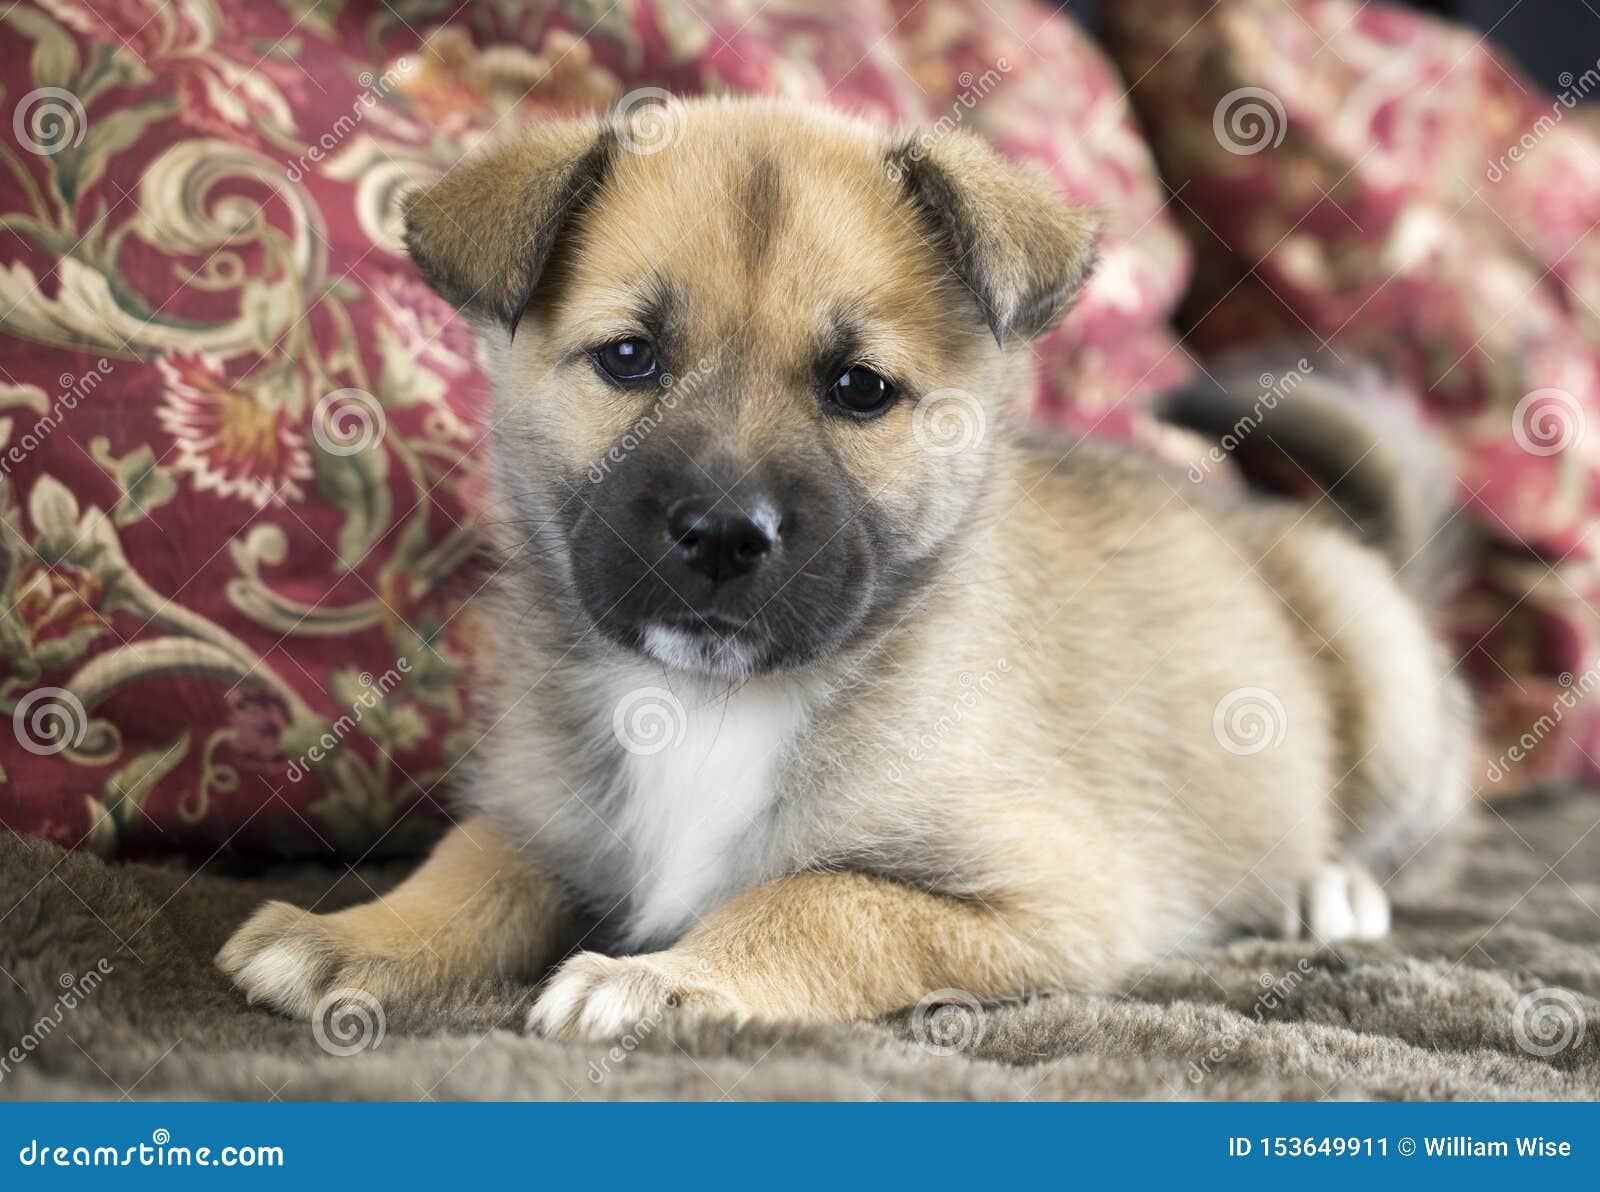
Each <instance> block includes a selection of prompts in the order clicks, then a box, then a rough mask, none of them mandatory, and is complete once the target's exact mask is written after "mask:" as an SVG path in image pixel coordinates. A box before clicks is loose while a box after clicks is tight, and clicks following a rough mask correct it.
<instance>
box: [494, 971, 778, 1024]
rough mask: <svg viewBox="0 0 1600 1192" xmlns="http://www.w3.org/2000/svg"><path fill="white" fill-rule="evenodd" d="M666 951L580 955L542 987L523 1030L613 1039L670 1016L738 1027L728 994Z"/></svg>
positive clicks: (743, 1015)
mask: <svg viewBox="0 0 1600 1192" xmlns="http://www.w3.org/2000/svg"><path fill="white" fill-rule="evenodd" d="M684 967H685V966H684V965H683V964H682V963H681V962H680V958H679V957H676V956H674V955H673V954H672V953H670V952H659V953H655V954H653V955H648V956H620V957H617V956H601V955H600V954H599V953H597V952H580V953H578V954H577V955H576V956H574V957H572V958H571V959H570V960H568V961H567V962H566V963H565V964H563V965H562V966H561V967H560V968H559V969H557V970H556V973H555V975H554V976H552V977H551V978H550V980H549V981H548V982H547V983H546V984H545V987H544V990H543V992H541V993H540V994H539V999H538V1000H537V1001H536V1002H534V1004H533V1009H531V1010H530V1011H529V1012H528V1021H527V1026H526V1029H527V1030H529V1031H531V1032H533V1033H535V1034H540V1035H544V1036H545V1037H547V1038H551V1039H590V1040H606V1039H618V1038H621V1037H622V1036H624V1035H629V1034H639V1033H641V1032H643V1031H647V1030H650V1029H652V1028H653V1027H654V1026H655V1025H657V1024H659V1023H660V1022H661V1020H662V1019H663V1018H665V1017H666V1016H667V1015H668V1014H670V1013H673V1012H675V1011H679V1010H682V1011H687V1012H690V1013H695V1014H703V1015H707V1016H710V1017H719V1018H731V1019H733V1020H735V1021H738V1022H742V1021H744V1020H745V1019H747V1018H749V1017H750V1015H749V1012H748V1011H747V1010H746V1009H745V1008H744V1006H743V1005H741V1004H740V1003H739V1001H738V999H736V998H735V997H733V996H732V995H731V994H730V993H728V992H726V991H724V990H720V989H717V988H715V987H714V986H713V985H711V984H710V983H708V982H705V981H702V980H698V979H696V978H695V977H694V976H693V974H692V972H691V973H689V974H686V973H685V972H684Z"/></svg>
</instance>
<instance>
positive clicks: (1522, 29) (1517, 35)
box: [1063, 0, 1600, 99]
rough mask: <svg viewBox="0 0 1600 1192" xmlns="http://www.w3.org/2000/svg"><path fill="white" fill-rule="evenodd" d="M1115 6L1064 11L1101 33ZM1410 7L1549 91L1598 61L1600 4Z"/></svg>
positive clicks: (1080, 2) (1081, 5)
mask: <svg viewBox="0 0 1600 1192" xmlns="http://www.w3.org/2000/svg"><path fill="white" fill-rule="evenodd" d="M1115 2H1116V0H1066V3H1065V4H1064V5H1063V7H1064V8H1066V10H1067V11H1068V12H1071V13H1074V14H1075V15H1076V16H1077V17H1078V19H1079V20H1080V21H1082V22H1083V24H1084V25H1085V26H1087V27H1088V28H1090V29H1098V28H1099V26H1098V24H1097V19H1096V18H1097V15H1098V12H1099V10H1100V9H1102V8H1103V7H1104V6H1105V5H1106V4H1108V3H1115ZM1409 7H1411V8H1415V9H1417V10H1419V11H1421V12H1428V13H1433V14H1434V15H1436V16H1441V17H1447V18H1449V19H1451V20H1455V21H1461V22H1463V23H1465V24H1468V25H1471V26H1473V27H1475V28H1477V29H1479V30H1482V31H1483V32H1484V33H1486V34H1488V36H1489V39H1490V40H1491V41H1493V42H1495V43H1496V44H1497V45H1499V46H1500V47H1501V48H1502V49H1504V50H1506V51H1507V52H1509V53H1510V54H1511V55H1512V57H1514V58H1516V59H1517V61H1518V62H1520V63H1521V64H1522V68H1523V70H1525V71H1527V73H1528V74H1529V75H1530V76H1531V77H1532V79H1533V80H1534V82H1536V83H1538V84H1539V85H1540V86H1541V87H1543V88H1544V89H1545V90H1547V91H1552V92H1554V91H1560V90H1561V89H1562V88H1561V84H1560V83H1558V82H1557V81H1556V80H1557V77H1558V76H1559V75H1560V74H1561V73H1562V72H1563V71H1571V72H1572V74H1574V75H1581V74H1582V73H1583V72H1584V71H1586V70H1588V69H1589V68H1590V67H1592V66H1594V65H1595V63H1596V60H1597V59H1600V0H1587V2H1586V0H1521V3H1518V2H1517V0H1412V2H1411V3H1410V4H1409ZM1508 10H1509V11H1508ZM1592 98H1594V97H1591V99H1592Z"/></svg>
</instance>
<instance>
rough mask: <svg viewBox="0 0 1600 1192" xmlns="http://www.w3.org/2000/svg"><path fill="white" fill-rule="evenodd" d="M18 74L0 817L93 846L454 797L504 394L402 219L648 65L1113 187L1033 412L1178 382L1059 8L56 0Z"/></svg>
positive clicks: (2, 407)
mask: <svg viewBox="0 0 1600 1192" xmlns="http://www.w3.org/2000/svg"><path fill="white" fill-rule="evenodd" d="M0 86H3V88H4V101H5V106H6V107H7V108H8V109H9V113H10V115H11V121H10V128H11V133H12V135H11V138H10V139H9V140H7V141H5V142H3V143H0V154H3V155H4V158H5V161H4V166H5V168H4V169H3V170H0V331H3V336H0V713H3V715H4V716H5V718H6V720H7V721H8V722H9V723H8V724H7V725H6V726H5V727H4V728H3V729H0V823H4V824H5V825H8V826H11V827H14V828H18V829H21V830H23V831H28V832H33V833H37V834H40V835H44V836H48V837H51V838H53V839H55V840H58V841H60V842H62V843H64V844H67V845H82V846H85V847H91V848H94V849H96V850H98V851H100V852H103V853H113V852H118V851H128V850H138V851H149V850H167V849H184V850H189V851H209V850H211V849H214V848H218V847H224V846H226V847H229V848H232V849H235V850H242V851H254V852H261V853H272V854H279V855H283V854H293V853H303V852H307V851H317V850H332V851H337V852H341V853H346V854H351V853H360V852H366V851H367V850H369V849H373V848H378V849H381V850H391V849H392V850H402V849H406V848H409V847H410V846H411V845H412V843H413V842H414V840H415V838H416V836H417V834H418V832H417V829H418V828H419V821H420V820H422V819H425V818H426V817H427V816H428V815H430V814H432V812H433V809H434V796H435V794H436V793H438V794H440V795H441V796H442V794H443V792H445V791H447V789H448V785H449V781H450V778H451V775H452V772H453V769H454V767H455V765H456V763H457V761H458V760H459V759H460V758H461V757H462V755H463V753H464V752H465V751H466V750H468V749H469V748H470V747H471V745H472V742H473V739H474V738H473V734H472V732H471V730H470V728H469V727H468V723H467V720H466V717H465V709H464V697H465V690H464V688H465V670H464V668H465V665H466V662H467V659H468V657H469V655H470V651H471V643H470V642H469V641H467V640H465V637H464V633H465V630H464V628H463V621H462V619H461V618H460V617H458V615H457V613H458V611H459V608H460V605H461V602H462V600H463V599H465V598H466V597H468V596H469V595H470V593H471V591H472V590H473V587H474V585H475V578H474V574H473V570H472V565H471V561H470V560H471V558H472V554H473V545H474V534H473V528H472V506H473V483H474V481H473V469H472V458H473V452H474V449H475V446H476V440H477V434H478V431H479V423H478V414H479V412H480V408H481V399H482V394H483V389H484V381H483V378H482V375H481V373H480V371H479V369H478V365H477V361H476V349H475V346H474V344H473V342H472V340H471V338H470V337H469V336H468V335H467V334H466V332H465V330H464V328H463V326H462V325H461V323H460V322H458V321H457V320H456V319H455V317H454V315H453V312H452V311H451V310H450V309H449V308H448V307H446V306H445V305H444V304H443V303H442V302H441V301H439V300H438V299H437V298H435V297H434V296H433V295H432V294H431V293H430V292H429V291H428V290H427V289H426V287H424V286H423V285H422V283H421V282H420V280H419V279H418V277H417V275H416V272H415V270H414V269H413V268H412V266H411V264H410V263H409V261H408V260H407V259H406V257H405V255H404V253H403V251H402V248H401V245H400V242H399V239H398V224H397V219H396V211H397V202H398V199H399V197H400V196H401V195H402V194H403V193H404V192H405V191H406V190H407V189H408V188H410V187H412V186H414V185H416V184H419V183H423V182H426V181H428V180H430V179H431V178H433V177H436V176H437V175H438V174H439V173H440V172H441V171H443V170H444V169H446V168H448V167H449V166H450V165H451V164H452V163H453V162H454V161H456V160H457V159H458V158H459V157H460V156H461V155H462V153H463V152H465V151H466V150H468V149H470V148H471V146H472V145H473V144H474V143H475V142H476V141H477V140H479V139H480V138H481V137H482V136H484V135H485V134H487V133H488V132H489V131H490V130H493V129H497V128H500V129H503V127H504V126H505V125H507V124H515V123H518V122H521V121H526V120H531V119H535V118H538V117H539V116H541V115H546V114H549V113H556V112H571V111H577V110H583V109H591V108H597V107H604V106H607V105H611V104H614V103H617V102H619V101H623V100H625V98H626V97H629V96H630V94H631V93H633V92H635V91H636V90H637V89H639V88H643V87H661V88H667V89H670V90H671V91H673V92H676V93H680V94H691V93H697V92H704V91H711V92H717V91H731V92H761V93H781V94H786V95H790V96H794V97H798V98H802V99H807V100H812V101H817V102H825V103H831V104H835V105H838V106H840V107H842V108H847V109H850V110H853V111H858V112H862V113H866V114H869V115H872V116H875V117H879V118H882V119H885V120H895V121H901V122H905V123H908V124H917V125H923V126H926V127H928V128H929V129H930V132H929V135H933V136H937V135H943V131H944V130H948V129H950V128H954V127H965V128H971V129H974V130H976V131H978V132H980V133H983V134H985V135H988V136H990V137H991V138H992V139H993V140H995V141H996V142H997V143H998V144H999V145H1000V147H1001V148H1002V149H1004V150H1005V151H1007V152H1009V153H1012V154H1015V155H1017V156H1019V157H1026V158H1032V159H1034V160H1037V161H1039V162H1041V163H1043V164H1044V165H1045V166H1047V167H1048V168H1050V169H1051V170H1052V171H1053V172H1054V173H1055V175H1056V176H1057V177H1058V178H1059V179H1060V181H1061V183H1062V185H1063V186H1064V187H1065V188H1066V189H1067V190H1068V191H1069V192H1070V193H1071V194H1073V195H1074V196H1076V197H1077V198H1079V199H1080V200H1083V201H1085V202H1091V203H1094V204H1096V205H1098V206H1099V207H1100V208H1101V209H1102V210H1103V211H1104V212H1105V214H1106V220H1107V228H1106V235H1105V240H1104V244H1103V252H1102V258H1101V266H1100V270H1099V273H1098V274H1097V275H1096V277H1095V279H1094V280H1093V281H1092V283H1091V284H1090V286H1089V288H1088V290H1087V292H1086V294H1085V296H1084V298H1083V300H1082V302H1081V304H1080V305H1079V307H1078V309H1077V310H1076V312H1075V313H1074V314H1073V315H1072V317H1071V318H1070V320H1069V321H1068V323H1067V325H1066V326H1065V327H1064V328H1063V329H1062V330H1061V331H1060V332H1058V333H1057V334H1056V335H1055V336H1053V337H1052V338H1050V339H1049V340H1047V341H1045V342H1044V343H1042V344H1040V345H1039V346H1038V350H1039V352H1040V354H1041V356H1042V357H1043V358H1044V360H1045V363H1046V366H1047V367H1046V370H1045V371H1046V374H1047V375H1048V376H1049V378H1050V384H1049V385H1048V386H1047V388H1046V390H1045V392H1043V393H1042V394H1041V395H1040V403H1041V408H1042V410H1043V411H1044V412H1045V414H1046V415H1047V416H1050V417H1053V418H1056V419H1059V420H1074V421H1077V422H1080V423H1082V424H1085V425H1099V426H1102V427H1103V428H1108V429H1109V428H1120V429H1122V430H1124V431H1126V430H1128V429H1129V428H1130V416H1129V413H1128V412H1129V411H1132V410H1135V409H1137V408H1138V407H1139V405H1140V403H1141V401H1142V399H1143V398H1144V397H1145V396H1147V395H1149V394H1151V393H1153V392H1155V391H1157V390H1159V389H1161V388H1164V387H1165V386H1167V385H1168V384H1170V383H1172V382H1173V381H1175V380H1178V379H1180V378H1182V377H1183V376H1184V375H1185V374H1186V371H1187V369H1188V367H1189V364H1188V361H1187V358H1186V357H1185V355H1184V354H1183V353H1182V352H1181V351H1179V350H1177V348H1176V343H1175V340H1174V339H1173V337H1172V334H1171V333H1170V332H1169V330H1168V329H1167V321H1168V318H1169V316H1170V314H1171V311H1172V309H1173V307H1174V306H1175V304H1176V302H1177V300H1178V298H1179V296H1180V294H1181V293H1182V291H1183V288H1184V286H1185V284H1186V281H1187V275H1188V265H1187V254H1186V249H1185V248H1184V246H1183V243H1182V240H1181V238H1180V236H1179V234H1178V232H1177V230H1176V227H1175V224H1174V222H1173V221H1172V219H1171V217H1170V213H1168V212H1167V211H1165V210H1164V208H1163V204H1162V201H1161V194H1160V189H1159V186H1158V184H1157V183H1156V180H1155V176H1154V170H1153V165H1152V162H1151V159H1150V156H1149V154H1148V153H1147V151H1146V149H1145V147H1144V145H1143V143H1142V141H1141V140H1140V138H1139V136H1138V134H1137V133H1136V131H1135V129H1134V126H1133V124H1132V121H1131V119H1130V116H1129V113H1128V111H1127V110H1126V107H1125V104H1124V102H1123V99H1122V88H1121V85H1120V83H1119V82H1118V80H1117V77H1116V74H1115V72H1114V70H1112V69H1111V68H1110V67H1109V66H1108V64H1107V63H1106V61H1105V60H1104V59H1103V58H1102V57H1101V55H1100V54H1099V52H1098V51H1096V50H1095V49H1094V48H1092V47H1091V46H1090V45H1089V44H1088V43H1087V42H1086V40H1085V39H1084V37H1083V36H1082V35H1081V33H1080V32H1079V31H1078V29H1077V28H1076V26H1074V25H1073V24H1072V23H1071V22H1070V21H1069V20H1067V19H1066V18H1064V17H1061V16H1059V15H1057V14H1055V13H1054V12H1053V11H1052V10H1051V8H1050V7H1049V6H1048V5H1044V4H1034V3H1025V2H1022V0H949V2H943V3H935V2H932V0H928V2H922V3H918V2H916V0H907V2H904V3H902V2H898V0H897V2H893V3H890V2H884V0H872V2H866V3H849V4H845V3H836V4H814V5H811V4H808V5H794V4H782V3H775V4H770V5H764V6H759V7H755V8H753V9H752V7H751V6H749V5H746V4H741V3H737V2H735V0H699V2H697V3H696V4H695V5H693V6H692V7H691V6H689V5H683V4H678V3H657V2H654V0H631V2H629V3H625V4H621V5H608V4H601V3H595V2H593V0H562V2H561V3H549V2H546V0H540V2H537V3H536V2H534V0H526V2H522V3H519V2H517V0H510V2H507V3H497V4H494V5H460V4H456V3H449V4H446V3H430V2H428V0H422V2H419V3H414V4H410V5H406V6H404V7H403V9H396V8H395V7H393V6H390V5H380V4H376V3H366V2H357V0H350V2H346V3H337V4H318V5H309V4H305V3H302V2H300V0H280V2H278V3H251V4H242V3H239V4H229V5H226V6H223V5H222V4H220V3H217V2H215V0H92V3H91V2H90V0H42V2H41V3H21V4H16V5H12V6H10V7H8V8H6V9H5V11H4V12H3V13H0ZM414 813H420V814H414Z"/></svg>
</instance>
